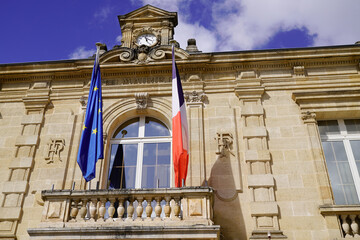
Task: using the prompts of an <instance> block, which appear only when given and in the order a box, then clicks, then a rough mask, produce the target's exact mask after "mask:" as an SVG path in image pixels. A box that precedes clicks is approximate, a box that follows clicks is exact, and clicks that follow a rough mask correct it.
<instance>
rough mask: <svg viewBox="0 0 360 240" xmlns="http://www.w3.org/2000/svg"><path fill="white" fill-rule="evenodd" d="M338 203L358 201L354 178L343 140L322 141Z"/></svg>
mask: <svg viewBox="0 0 360 240" xmlns="http://www.w3.org/2000/svg"><path fill="white" fill-rule="evenodd" d="M322 145H323V150H324V154H325V159H326V164H327V167H328V172H329V176H330V183H331V187H332V190H333V193H334V198H335V203H336V204H355V203H356V202H358V198H357V193H356V189H355V184H354V180H353V178H352V175H351V171H350V165H349V162H348V159H347V156H346V152H345V147H344V143H343V142H342V141H334V142H325V141H323V142H322Z"/></svg>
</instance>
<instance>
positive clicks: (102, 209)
mask: <svg viewBox="0 0 360 240" xmlns="http://www.w3.org/2000/svg"><path fill="white" fill-rule="evenodd" d="M99 203H100V207H99V218H98V219H97V222H104V221H105V219H104V216H105V213H106V207H105V203H106V199H105V198H101V199H100V200H99Z"/></svg>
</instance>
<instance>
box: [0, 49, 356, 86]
mask: <svg viewBox="0 0 360 240" xmlns="http://www.w3.org/2000/svg"><path fill="white" fill-rule="evenodd" d="M112 51H114V52H116V51H117V50H116V49H115V50H110V51H109V52H107V53H106V54H105V55H109V54H110V55H111V54H112V53H111V52H112ZM105 55H104V56H105ZM359 59H360V47H359V46H358V45H349V46H342V47H327V48H308V49H306V48H305V49H278V50H261V51H246V52H224V53H201V54H191V55H189V58H188V59H182V60H179V61H177V62H178V66H179V68H181V70H182V71H185V72H189V71H195V72H196V71H206V72H209V71H224V70H225V71H233V70H241V71H242V70H259V69H274V68H277V69H284V68H293V67H294V66H305V67H320V66H331V65H352V64H358V63H359ZM230 63H231V64H232V65H231V66H226V65H227V64H230ZM100 64H101V63H100ZM170 64H171V59H165V60H159V61H153V62H150V63H149V64H144V65H138V64H136V63H123V62H116V63H113V62H111V63H104V64H101V68H102V71H103V72H104V74H108V72H111V71H114V70H115V69H116V71H122V72H124V71H128V69H129V67H133V69H137V70H140V69H141V70H144V69H147V68H149V69H150V68H152V69H154V68H163V67H164V66H170ZM187 64H191V66H188V65H187ZM218 64H220V65H218ZM92 67H93V59H81V60H66V61H54V62H37V63H19V64H4V65H0V81H10V80H15V79H14V78H19V77H13V76H14V75H20V76H21V75H28V74H49V75H54V74H55V73H65V74H66V73H71V74H70V75H72V76H77V75H78V74H79V75H82V72H83V71H85V72H90V73H91V69H92ZM169 70H171V69H170V68H169ZM139 74H141V73H139ZM24 77H25V76H24ZM18 80H19V79H18ZM24 80H25V79H24ZM15 81H16V80H15Z"/></svg>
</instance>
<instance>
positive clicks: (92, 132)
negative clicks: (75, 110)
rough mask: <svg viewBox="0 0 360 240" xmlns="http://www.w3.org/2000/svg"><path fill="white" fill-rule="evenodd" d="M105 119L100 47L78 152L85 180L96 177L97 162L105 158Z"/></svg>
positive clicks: (78, 159)
mask: <svg viewBox="0 0 360 240" xmlns="http://www.w3.org/2000/svg"><path fill="white" fill-rule="evenodd" d="M103 152H104V142H103V119H102V97H101V73H100V66H99V49H98V50H97V52H96V57H95V63H94V69H93V72H92V76H91V84H90V90H89V97H88V102H87V107H86V115H85V121H84V125H83V127H82V134H81V140H80V146H79V152H78V158H77V162H78V164H79V167H80V169H81V171H82V174H83V176H84V178H85V180H86V181H87V182H88V181H90V180H91V179H93V178H95V169H96V162H97V160H98V159H103V158H104V156H103V155H104V154H103Z"/></svg>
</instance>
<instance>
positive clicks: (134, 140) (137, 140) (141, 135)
mask: <svg viewBox="0 0 360 240" xmlns="http://www.w3.org/2000/svg"><path fill="white" fill-rule="evenodd" d="M146 117H151V118H154V119H157V120H158V121H160V122H161V123H162V124H163V125H164V126H165V127H166V128H167V129H168V130H169V136H167V137H164V136H160V137H145V119H146ZM134 118H139V132H138V137H128V138H113V137H114V133H115V132H116V130H117V129H118V128H119V127H120V126H121V125H122V124H124V123H126V122H127V121H130V120H132V119H134ZM167 142H168V143H170V169H169V171H170V174H169V176H170V179H169V181H170V184H169V187H170V188H172V187H173V171H172V169H173V160H172V131H171V128H169V127H168V126H167V124H165V123H164V122H163V121H162V120H160V119H159V118H156V117H153V116H149V115H138V116H134V117H132V118H129V119H126V120H125V121H123V122H122V123H121V124H119V125H118V127H117V128H115V130H114V131H113V133H112V135H111V138H110V144H109V149H108V156H109V160H108V171H107V185H108V184H109V176H110V162H111V161H110V158H111V146H112V145H113V144H137V146H138V149H137V160H136V171H135V172H136V173H135V189H141V188H142V187H141V181H142V170H143V157H144V144H145V143H167Z"/></svg>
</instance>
